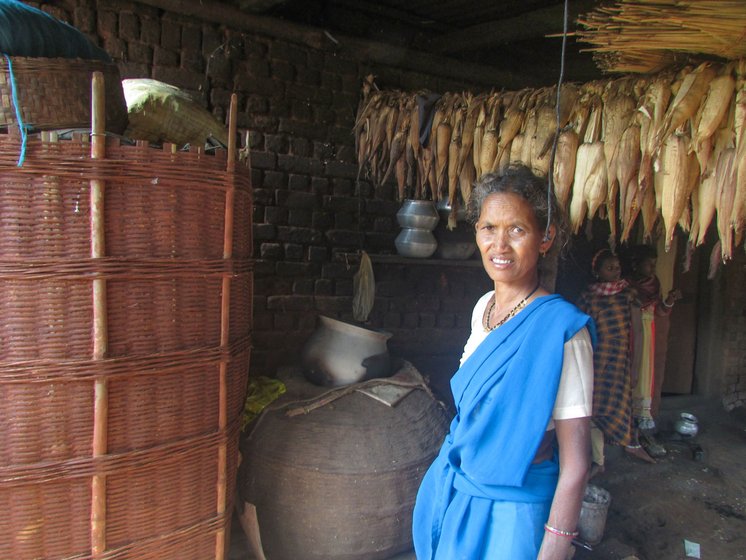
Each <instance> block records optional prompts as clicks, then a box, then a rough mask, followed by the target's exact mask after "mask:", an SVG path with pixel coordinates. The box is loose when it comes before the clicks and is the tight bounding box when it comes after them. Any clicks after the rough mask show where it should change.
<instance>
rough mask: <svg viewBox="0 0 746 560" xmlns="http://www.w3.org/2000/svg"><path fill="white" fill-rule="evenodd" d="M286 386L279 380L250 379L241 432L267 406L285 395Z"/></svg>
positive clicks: (268, 378) (261, 377) (262, 377)
mask: <svg viewBox="0 0 746 560" xmlns="http://www.w3.org/2000/svg"><path fill="white" fill-rule="evenodd" d="M285 390H286V389H285V384H284V383H283V382H282V381H280V380H279V379H272V378H271V377H265V376H263V375H260V376H257V377H252V378H251V379H249V387H248V391H247V394H246V402H245V404H244V411H243V418H242V420H241V431H244V429H245V428H246V426H248V425H249V423H250V422H251V421H252V420H254V418H256V417H257V416H259V414H260V413H261V412H262V410H264V409H265V408H266V407H267V406H269V405H270V404H272V403H273V402H274V401H275V400H277V399H278V398H279V397H280V395H282V394H283V393H285Z"/></svg>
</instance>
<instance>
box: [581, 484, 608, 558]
mask: <svg viewBox="0 0 746 560" xmlns="http://www.w3.org/2000/svg"><path fill="white" fill-rule="evenodd" d="M610 504H611V494H609V492H608V490H604V489H603V488H600V487H598V486H594V485H592V484H589V485H588V486H587V487H586V489H585V495H584V496H583V505H582V507H581V508H580V519H579V520H578V536H579V537H580V539H581V540H583V541H585V542H587V543H588V544H598V543H600V542H601V540H602V539H603V537H604V528H605V527H606V515H607V514H608V512H609V505H610Z"/></svg>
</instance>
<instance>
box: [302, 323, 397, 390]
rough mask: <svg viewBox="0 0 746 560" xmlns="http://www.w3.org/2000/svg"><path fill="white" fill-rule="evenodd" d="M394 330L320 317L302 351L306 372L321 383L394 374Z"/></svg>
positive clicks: (354, 380)
mask: <svg viewBox="0 0 746 560" xmlns="http://www.w3.org/2000/svg"><path fill="white" fill-rule="evenodd" d="M389 338H391V333H388V332H385V331H379V330H373V329H367V328H363V327H359V326H357V325H353V324H352V323H346V322H344V321H340V320H337V319H332V318H331V317H325V316H323V315H322V316H319V326H318V328H317V329H316V331H314V333H313V334H312V335H311V337H310V338H309V339H308V340H307V341H306V344H305V346H304V347H303V351H302V354H301V362H302V364H303V373H304V375H305V377H306V379H308V380H309V381H311V382H312V383H315V384H317V385H327V386H338V385H349V384H351V383H358V382H360V381H365V380H366V379H373V378H376V377H388V376H390V375H391V374H392V371H391V358H390V356H389V351H388V348H387V346H386V341H387V340H388V339H389Z"/></svg>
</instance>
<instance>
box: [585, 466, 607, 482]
mask: <svg viewBox="0 0 746 560" xmlns="http://www.w3.org/2000/svg"><path fill="white" fill-rule="evenodd" d="M605 470H606V469H605V467H604V466H603V465H599V464H598V463H593V464H592V465H591V473H590V474H589V475H588V479H589V480H590V479H591V478H593V477H594V476H596V475H597V474H601V473H603V472H604V471H605Z"/></svg>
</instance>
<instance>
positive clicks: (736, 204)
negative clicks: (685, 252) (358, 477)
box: [730, 59, 746, 245]
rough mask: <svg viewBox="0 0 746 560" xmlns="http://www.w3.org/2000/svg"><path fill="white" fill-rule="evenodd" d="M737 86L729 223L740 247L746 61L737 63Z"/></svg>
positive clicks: (744, 219)
mask: <svg viewBox="0 0 746 560" xmlns="http://www.w3.org/2000/svg"><path fill="white" fill-rule="evenodd" d="M737 84H738V91H737V93H736V96H735V99H734V104H733V115H734V116H733V126H734V135H735V139H736V155H735V158H736V161H735V165H736V192H735V197H734V201H733V210H732V212H731V219H730V221H731V225H732V226H733V229H734V232H735V235H736V241H735V243H736V245H740V244H741V237H742V236H743V229H744V224H745V223H746V59H745V60H740V61H739V62H738V66H737Z"/></svg>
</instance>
